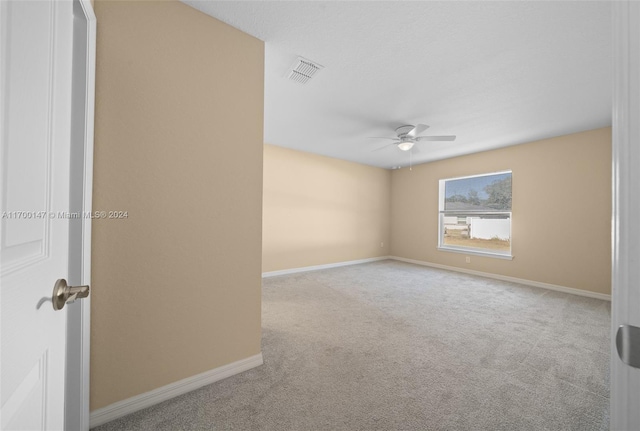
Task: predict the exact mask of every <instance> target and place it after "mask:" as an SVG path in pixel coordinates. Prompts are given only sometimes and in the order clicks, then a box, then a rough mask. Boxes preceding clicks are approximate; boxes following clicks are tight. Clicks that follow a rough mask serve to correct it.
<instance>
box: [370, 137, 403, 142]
mask: <svg viewBox="0 0 640 431" xmlns="http://www.w3.org/2000/svg"><path fill="white" fill-rule="evenodd" d="M367 138H368V139H391V140H392V141H399V140H400V139H398V138H390V137H388V136H367Z"/></svg>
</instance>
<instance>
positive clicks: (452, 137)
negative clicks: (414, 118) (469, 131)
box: [416, 135, 456, 142]
mask: <svg viewBox="0 0 640 431" xmlns="http://www.w3.org/2000/svg"><path fill="white" fill-rule="evenodd" d="M455 140H456V136H455V135H448V136H418V137H417V138H416V141H418V142H422V141H455Z"/></svg>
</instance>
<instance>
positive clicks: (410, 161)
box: [409, 150, 413, 171]
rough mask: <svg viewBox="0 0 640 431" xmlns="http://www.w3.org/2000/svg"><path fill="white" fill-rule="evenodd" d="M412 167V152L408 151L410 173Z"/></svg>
mask: <svg viewBox="0 0 640 431" xmlns="http://www.w3.org/2000/svg"><path fill="white" fill-rule="evenodd" d="M412 167H413V150H410V151H409V170H410V171H412V170H413V169H412Z"/></svg>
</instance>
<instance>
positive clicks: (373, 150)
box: [371, 142, 397, 153]
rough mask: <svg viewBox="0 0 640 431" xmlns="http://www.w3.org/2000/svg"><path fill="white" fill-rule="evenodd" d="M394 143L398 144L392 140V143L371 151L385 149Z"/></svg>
mask: <svg viewBox="0 0 640 431" xmlns="http://www.w3.org/2000/svg"><path fill="white" fill-rule="evenodd" d="M392 145H397V144H396V143H395V142H392V143H390V144H387V145H385V146H383V147H380V148H376V149H375V150H371V152H372V153H373V152H375V151H380V150H384V149H385V148H387V147H390V146H392Z"/></svg>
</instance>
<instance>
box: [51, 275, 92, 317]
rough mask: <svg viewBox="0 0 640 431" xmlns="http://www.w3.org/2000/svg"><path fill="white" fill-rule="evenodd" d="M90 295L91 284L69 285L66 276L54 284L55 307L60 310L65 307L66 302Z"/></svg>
mask: <svg viewBox="0 0 640 431" xmlns="http://www.w3.org/2000/svg"><path fill="white" fill-rule="evenodd" d="M87 296H89V286H68V285H67V280H65V279H64V278H61V279H59V280H58V281H56V284H55V286H53V295H52V296H51V301H52V302H53V309H54V310H56V311H58V310H62V309H63V308H64V304H71V303H72V302H74V301H75V300H76V299H81V298H86V297H87Z"/></svg>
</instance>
